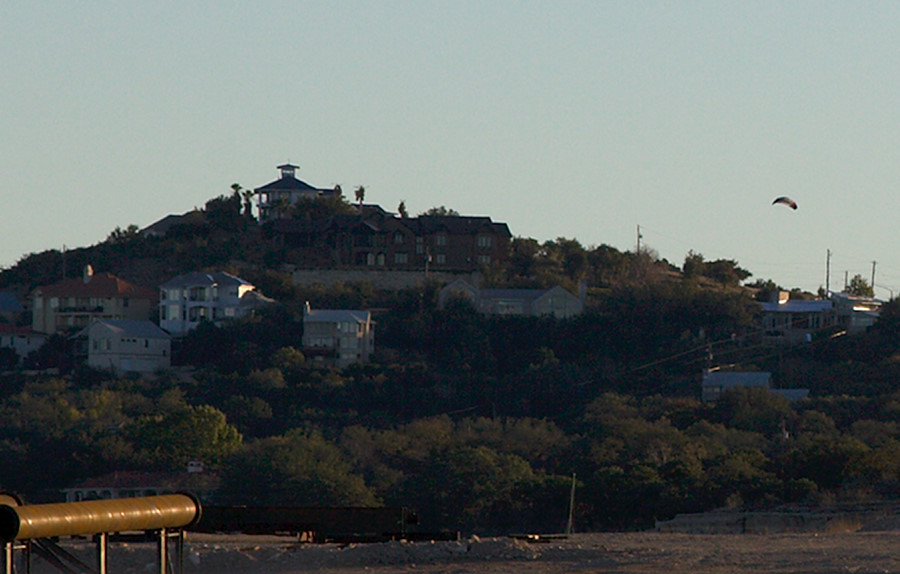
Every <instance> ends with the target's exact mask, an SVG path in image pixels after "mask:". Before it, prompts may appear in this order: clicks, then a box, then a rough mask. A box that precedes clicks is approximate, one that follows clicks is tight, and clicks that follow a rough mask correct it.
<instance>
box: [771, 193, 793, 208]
mask: <svg viewBox="0 0 900 574" xmlns="http://www.w3.org/2000/svg"><path fill="white" fill-rule="evenodd" d="M776 203H782V204H784V205H787V206H788V207H790V208H791V209H797V202H796V201H794V200H793V199H791V198H790V197H788V196H786V195H782V196H781V197H777V198H775V201H773V202H772V205H775V204H776Z"/></svg>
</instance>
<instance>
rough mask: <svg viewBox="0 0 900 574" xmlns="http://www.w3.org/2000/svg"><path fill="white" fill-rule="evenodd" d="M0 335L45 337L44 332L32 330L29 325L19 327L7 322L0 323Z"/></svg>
mask: <svg viewBox="0 0 900 574" xmlns="http://www.w3.org/2000/svg"><path fill="white" fill-rule="evenodd" d="M0 335H20V336H23V337H46V336H47V334H46V333H39V332H37V331H32V330H31V327H20V326H18V325H10V324H9V323H0Z"/></svg>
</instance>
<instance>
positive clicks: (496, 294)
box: [478, 289, 547, 301]
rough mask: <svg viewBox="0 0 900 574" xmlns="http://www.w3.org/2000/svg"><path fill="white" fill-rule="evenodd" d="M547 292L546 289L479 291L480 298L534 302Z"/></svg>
mask: <svg viewBox="0 0 900 574" xmlns="http://www.w3.org/2000/svg"><path fill="white" fill-rule="evenodd" d="M546 292H547V290H546V289H481V290H479V291H478V298H479V299H517V300H519V301H534V300H535V299H537V298H538V297H540V296H541V295H543V294H544V293H546Z"/></svg>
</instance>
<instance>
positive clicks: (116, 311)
mask: <svg viewBox="0 0 900 574" xmlns="http://www.w3.org/2000/svg"><path fill="white" fill-rule="evenodd" d="M30 297H31V309H32V316H31V328H32V330H34V331H37V332H38V333H48V334H53V333H59V332H64V331H72V330H75V329H83V328H84V327H87V326H88V325H89V324H90V323H91V321H93V320H94V319H133V320H138V321H140V320H148V319H149V318H150V310H151V309H152V308H153V305H154V304H155V302H156V292H155V291H154V290H153V289H149V288H146V287H140V286H137V285H132V284H131V283H129V282H127V281H125V280H123V279H120V278H118V277H116V276H115V275H112V274H111V273H94V270H93V269H92V268H91V266H90V265H87V266H86V267H85V268H84V273H83V275H82V277H80V278H75V279H65V280H63V281H60V282H59V283H56V284H53V285H48V286H42V287H38V288H36V289H34V291H32V292H31V296H30Z"/></svg>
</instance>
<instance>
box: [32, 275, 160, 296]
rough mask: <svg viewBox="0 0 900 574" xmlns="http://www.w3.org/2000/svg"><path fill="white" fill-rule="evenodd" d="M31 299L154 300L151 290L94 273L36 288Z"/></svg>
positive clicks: (113, 277) (153, 292)
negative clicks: (85, 276)
mask: <svg viewBox="0 0 900 574" xmlns="http://www.w3.org/2000/svg"><path fill="white" fill-rule="evenodd" d="M31 296H32V297H97V298H106V299H116V298H120V299H124V298H132V299H150V300H153V299H156V296H157V293H156V291H154V290H153V289H149V288H147V287H140V286H138V285H133V284H131V283H129V282H128V281H125V280H124V279H120V278H118V277H116V276H115V275H113V274H111V273H105V272H104V273H94V274H92V275H88V276H87V278H86V279H83V278H77V279H66V280H64V281H60V282H59V283H55V284H53V285H47V286H43V287H38V288H36V289H35V290H34V291H32V295H31Z"/></svg>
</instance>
